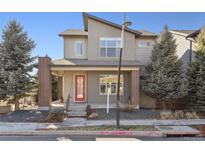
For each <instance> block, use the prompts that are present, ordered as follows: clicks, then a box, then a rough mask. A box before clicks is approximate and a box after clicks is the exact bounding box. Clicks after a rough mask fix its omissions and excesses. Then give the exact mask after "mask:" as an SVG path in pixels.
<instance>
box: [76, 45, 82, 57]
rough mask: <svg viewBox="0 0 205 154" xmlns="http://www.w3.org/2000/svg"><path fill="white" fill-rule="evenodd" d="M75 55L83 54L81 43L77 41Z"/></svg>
mask: <svg viewBox="0 0 205 154" xmlns="http://www.w3.org/2000/svg"><path fill="white" fill-rule="evenodd" d="M76 55H77V56H82V55H83V43H82V42H77V43H76Z"/></svg>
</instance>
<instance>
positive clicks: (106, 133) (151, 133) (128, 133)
mask: <svg viewBox="0 0 205 154" xmlns="http://www.w3.org/2000/svg"><path fill="white" fill-rule="evenodd" d="M4 135H6V136H11V135H17V136H18V135H19V136H33V135H97V136H113V135H114V136H140V137H164V135H163V134H162V133H161V132H159V131H55V130H48V131H28V132H6V131H5V132H0V136H4Z"/></svg>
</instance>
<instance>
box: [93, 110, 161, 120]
mask: <svg viewBox="0 0 205 154" xmlns="http://www.w3.org/2000/svg"><path fill="white" fill-rule="evenodd" d="M95 111H96V113H97V114H98V117H97V118H95V119H93V120H114V119H116V110H115V109H110V110H109V114H107V111H106V109H95ZM159 116H160V111H158V110H146V109H140V110H134V111H132V112H125V111H120V119H123V120H134V119H158V118H159Z"/></svg>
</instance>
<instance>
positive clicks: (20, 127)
mask: <svg viewBox="0 0 205 154" xmlns="http://www.w3.org/2000/svg"><path fill="white" fill-rule="evenodd" d="M102 125H115V120H86V119H84V118H70V119H67V120H65V121H64V122H62V123H12V122H10V123H7V122H0V133H3V132H4V133H9V132H10V133H12V132H33V131H36V130H56V129H58V128H60V127H82V126H102ZM120 125H122V126H126V125H129V126H134V125H138V126H188V125H205V119H190V120H121V121H120Z"/></svg>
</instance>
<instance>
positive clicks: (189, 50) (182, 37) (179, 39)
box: [170, 30, 195, 67]
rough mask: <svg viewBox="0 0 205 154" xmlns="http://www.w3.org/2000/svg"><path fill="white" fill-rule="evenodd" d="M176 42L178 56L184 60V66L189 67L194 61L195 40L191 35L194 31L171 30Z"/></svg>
mask: <svg viewBox="0 0 205 154" xmlns="http://www.w3.org/2000/svg"><path fill="white" fill-rule="evenodd" d="M170 32H171V33H172V35H173V37H174V39H175V40H176V45H177V48H176V50H177V51H176V54H177V56H178V58H179V59H181V60H182V62H183V66H185V67H186V66H187V65H188V64H189V63H190V62H191V61H193V59H194V51H195V40H194V38H193V36H191V34H193V33H194V32H195V31H194V30H171V31H170Z"/></svg>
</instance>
